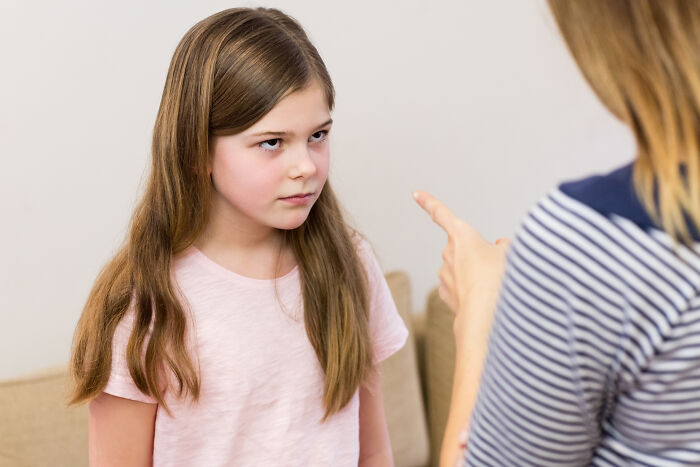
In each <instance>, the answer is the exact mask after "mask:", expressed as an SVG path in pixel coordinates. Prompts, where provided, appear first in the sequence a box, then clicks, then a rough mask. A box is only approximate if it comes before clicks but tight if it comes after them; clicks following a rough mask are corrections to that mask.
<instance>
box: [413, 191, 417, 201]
mask: <svg viewBox="0 0 700 467" xmlns="http://www.w3.org/2000/svg"><path fill="white" fill-rule="evenodd" d="M413 199H415V200H418V192H417V191H414V192H413Z"/></svg>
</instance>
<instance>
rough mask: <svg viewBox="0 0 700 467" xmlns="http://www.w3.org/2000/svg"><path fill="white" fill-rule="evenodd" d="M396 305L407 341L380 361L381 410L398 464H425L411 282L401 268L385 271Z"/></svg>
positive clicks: (407, 466)
mask: <svg viewBox="0 0 700 467" xmlns="http://www.w3.org/2000/svg"><path fill="white" fill-rule="evenodd" d="M386 279H387V283H388V284H389V289H391V294H392V296H393V297H394V302H395V303H396V308H397V309H398V311H399V314H400V315H401V318H402V319H403V321H404V323H405V324H406V327H407V328H408V331H409V338H408V340H407V341H406V345H405V346H404V347H403V348H402V349H401V350H399V351H398V352H396V353H395V354H394V355H392V356H391V357H389V358H388V359H386V360H385V361H384V362H382V364H381V368H380V371H381V375H382V393H383V394H384V410H385V413H386V420H387V424H388V426H389V437H390V438H391V447H392V450H393V453H394V462H395V464H396V466H397V467H417V466H427V465H428V461H429V456H430V444H429V438H428V428H427V424H426V420H425V407H424V405H423V396H422V392H421V384H420V380H419V375H418V362H417V359H416V348H415V343H414V339H413V336H414V332H413V330H412V329H411V328H412V324H411V321H412V320H411V314H412V312H413V310H412V308H411V286H410V282H409V279H408V276H407V275H406V274H405V273H403V272H392V273H389V274H387V275H386Z"/></svg>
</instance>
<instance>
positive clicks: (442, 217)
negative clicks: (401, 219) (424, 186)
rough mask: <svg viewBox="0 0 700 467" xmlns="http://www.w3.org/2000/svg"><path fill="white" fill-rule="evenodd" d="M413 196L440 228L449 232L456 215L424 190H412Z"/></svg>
mask: <svg viewBox="0 0 700 467" xmlns="http://www.w3.org/2000/svg"><path fill="white" fill-rule="evenodd" d="M413 198H414V199H415V200H416V202H417V203H418V205H419V206H420V207H421V208H423V210H424V211H425V212H427V213H428V214H429V215H430V218H431V219H432V220H433V222H435V223H436V224H437V225H438V226H440V228H442V230H444V231H445V232H447V233H450V231H451V230H452V226H453V225H454V222H455V220H456V219H457V217H456V216H455V215H454V214H453V213H452V211H450V209H449V208H448V207H447V206H445V205H444V204H442V203H441V202H440V201H438V199H437V198H435V197H434V196H433V195H431V194H430V193H428V192H426V191H414V192H413Z"/></svg>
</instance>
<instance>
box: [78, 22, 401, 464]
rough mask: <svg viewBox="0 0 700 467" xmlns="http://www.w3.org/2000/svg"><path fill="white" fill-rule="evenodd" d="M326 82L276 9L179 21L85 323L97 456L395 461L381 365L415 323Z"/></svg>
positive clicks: (81, 332)
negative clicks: (341, 184)
mask: <svg viewBox="0 0 700 467" xmlns="http://www.w3.org/2000/svg"><path fill="white" fill-rule="evenodd" d="M333 95H334V91H333V86H332V84H331V80H330V77H329V75H328V72H327V70H326V67H325V65H324V64H323V62H322V60H321V58H320V56H319V54H318V52H317V51H316V49H315V48H314V47H313V45H312V44H311V43H310V42H309V40H308V38H307V37H306V35H305V34H304V32H303V30H302V29H301V27H300V26H299V25H298V24H297V23H296V22H295V21H294V20H292V19H291V18H289V17H288V16H286V15H284V14H283V13H281V12H279V11H277V10H270V9H246V8H240V9H231V10H226V11H223V12H220V13H218V14H215V15H213V16H211V17H209V18H206V19H205V20H203V21H201V22H200V23H198V24H196V25H195V26H194V27H193V28H192V29H191V30H190V31H188V32H187V34H185V36H184V38H183V39H182V41H181V42H180V44H179V45H178V47H177V49H176V51H175V54H174V56H173V59H172V62H171V65H170V69H169V71H168V76H167V80H166V83H165V89H164V91H163V96H162V101H161V105H160V109H159V111H158V116H157V119H156V124H155V128H154V132H153V146H152V154H153V164H152V169H151V174H150V179H149V183H148V186H147V189H146V192H145V195H144V197H143V199H142V201H141V203H140V204H139V206H138V207H137V209H136V212H135V213H134V216H133V220H132V225H131V231H130V234H129V238H128V240H127V241H126V243H125V245H124V246H123V247H122V249H121V250H120V251H119V252H118V253H117V254H116V256H115V257H114V258H113V259H112V260H111V261H110V262H109V264H108V265H107V266H106V267H105V269H104V270H103V271H102V273H101V274H100V276H99V277H98V279H97V281H96V283H95V286H94V288H93V290H92V292H91V293H90V296H89V298H88V301H87V304H86V306H85V309H84V311H83V315H82V317H81V319H80V322H79V324H78V328H77V331H76V336H75V342H74V349H73V355H72V372H73V375H74V377H75V380H76V384H75V388H74V393H73V399H72V401H73V403H78V402H84V401H90V418H89V420H90V422H89V439H90V441H89V445H90V462H91V465H100V466H102V465H151V463H152V464H153V465H162V466H165V465H188V466H200V465H201V466H217V465H250V466H262V465H285V466H286V465H303V466H311V465H319V466H321V465H322V466H330V465H333V466H343V465H347V466H350V465H353V466H355V465H358V463H359V464H360V465H390V464H391V462H392V459H391V451H390V446H389V441H388V433H387V429H386V423H385V420H384V414H383V404H382V394H381V388H380V386H379V377H378V375H377V372H376V366H377V364H378V363H379V362H381V361H382V360H383V359H385V358H386V357H388V356H389V355H391V354H392V353H394V352H395V351H396V350H398V349H399V348H400V347H401V346H402V345H403V343H404V341H405V339H406V336H407V331H406V329H405V327H404V326H403V323H402V322H401V320H400V318H399V317H398V314H397V313H396V309H395V307H394V304H393V302H392V299H391V296H390V294H389V290H388V287H387V285H386V282H385V281H384V278H383V275H382V273H381V270H380V268H379V266H378V263H377V261H376V259H375V258H374V256H373V254H372V253H371V250H370V248H369V247H368V245H367V244H366V243H365V242H364V241H363V240H361V239H360V238H359V236H358V235H357V234H355V233H353V232H352V231H351V230H350V229H349V227H348V226H347V225H346V224H345V223H344V221H343V217H342V215H341V211H340V208H339V206H338V203H337V201H336V199H335V196H334V195H333V192H332V191H331V188H330V186H329V185H328V183H327V182H326V177H327V174H328V163H329V161H328V158H329V142H328V133H329V131H330V129H331V123H332V120H331V118H330V110H331V109H332V107H333Z"/></svg>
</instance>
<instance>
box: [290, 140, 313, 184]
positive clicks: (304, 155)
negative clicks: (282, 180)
mask: <svg viewBox="0 0 700 467" xmlns="http://www.w3.org/2000/svg"><path fill="white" fill-rule="evenodd" d="M294 156H295V159H294V162H293V164H292V167H291V171H290V177H291V178H309V177H312V176H313V175H314V174H315V173H316V164H315V163H314V161H313V159H312V158H311V154H310V153H309V148H308V147H307V146H304V147H302V148H300V149H299V150H298V151H296V153H295V154H294Z"/></svg>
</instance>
